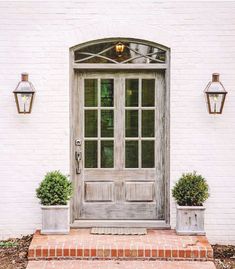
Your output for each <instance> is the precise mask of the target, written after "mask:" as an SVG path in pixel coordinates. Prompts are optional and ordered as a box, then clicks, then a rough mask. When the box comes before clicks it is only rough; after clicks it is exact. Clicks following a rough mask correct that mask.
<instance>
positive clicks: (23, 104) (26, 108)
mask: <svg viewBox="0 0 235 269" xmlns="http://www.w3.org/2000/svg"><path fill="white" fill-rule="evenodd" d="M15 95H16V98H17V101H16V102H17V105H18V110H19V113H30V111H31V107H32V101H33V93H15Z"/></svg>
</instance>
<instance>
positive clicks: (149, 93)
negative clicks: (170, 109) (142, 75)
mask: <svg viewBox="0 0 235 269" xmlns="http://www.w3.org/2000/svg"><path fill="white" fill-rule="evenodd" d="M154 100H155V80H154V79H143V80H142V106H154V105H155V101H154Z"/></svg>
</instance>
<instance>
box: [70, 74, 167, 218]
mask: <svg viewBox="0 0 235 269" xmlns="http://www.w3.org/2000/svg"><path fill="white" fill-rule="evenodd" d="M76 87H77V91H76V97H75V100H76V102H77V105H76V111H77V115H76V122H75V127H74V128H75V136H76V138H77V139H80V141H81V145H80V146H75V151H77V152H78V153H79V156H81V158H80V159H79V162H78V163H76V165H77V166H78V165H79V171H80V173H79V174H77V175H76V180H75V182H76V184H75V188H76V189H77V191H76V197H75V219H80V220H89V219H93V220H94V219H97V220H132V219H133V220H134V219H135V220H162V219H164V217H165V184H164V172H163V159H164V158H163V155H164V143H162V134H163V121H164V118H162V115H163V113H162V111H160V110H161V109H164V108H163V104H164V90H165V78H164V72H161V71H159V72H129V73H128V72H127V73H124V72H113V73H112V72H110V73H104V72H97V73H95V72H80V73H79V74H77V75H76Z"/></svg>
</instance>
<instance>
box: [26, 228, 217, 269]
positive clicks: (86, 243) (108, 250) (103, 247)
mask: <svg viewBox="0 0 235 269" xmlns="http://www.w3.org/2000/svg"><path fill="white" fill-rule="evenodd" d="M28 258H29V260H40V259H44V260H46V259H47V260H50V259H74V260H75V259H80V260H91V259H99V260H117V259H118V260H139V261H140V260H159V259H165V260H184V261H186V260H188V261H190V260H191V261H192V260H197V261H198V260H201V261H207V260H212V258H213V250H212V248H211V246H210V244H209V243H208V240H207V238H206V237H205V236H178V235H176V233H175V231H174V230H148V234H147V235H139V236H137V235H135V236H133V235H132V236H131V235H128V236H127V235H123V236H120V235H92V234H90V229H71V231H70V233H69V234H68V235H56V236H54V235H40V233H39V231H37V232H36V233H35V234H34V237H33V240H32V242H31V245H30V247H29V253H28ZM77 262H78V264H79V261H77ZM110 262H111V261H110ZM83 263H84V266H87V267H82V266H83ZM112 263H113V266H112ZM112 263H111V264H110V266H109V268H111V267H112V268H113V269H114V268H121V267H120V266H119V265H118V264H116V263H114V262H112ZM67 264H68V263H66V266H67ZM71 264H76V262H75V261H71ZM89 264H90V263H85V261H83V262H81V263H80V265H79V266H80V267H77V266H74V267H71V268H87V269H88V268H93V267H89V266H90V265H89ZM92 264H93V263H92ZM121 264H122V263H121ZM128 264H129V263H127V265H128ZM151 264H152V263H151ZM151 264H150V267H149V268H152V267H151ZM163 264H164V263H163ZM186 264H187V263H186ZM200 264H201V265H203V263H200ZM206 264H208V263H206ZM30 266H31V265H30ZM32 266H33V265H32ZM32 266H31V267H28V268H30V269H31V268H38V267H32ZM45 266H46V265H45ZM48 266H49V265H48ZM115 266H116V267H115ZM159 266H160V267H159V268H167V267H161V266H162V265H159ZM40 268H46V269H48V268H51V267H50V266H49V267H43V266H42V267H40ZM52 268H53V267H52ZM55 268H56V267H55ZM58 268H66V269H67V268H70V267H63V265H61V266H60V267H58ZM96 268H99V266H98V265H97V267H96ZM102 268H106V267H102ZM122 268H125V267H122ZM126 268H145V267H143V266H142V267H141V265H140V267H126ZM155 268H156V269H157V268H158V267H155ZM169 268H171V267H169ZM173 268H178V267H173ZM182 268H189V267H187V266H186V267H182ZM190 268H194V267H190ZM199 268H204V267H199ZM205 268H207V267H205Z"/></svg>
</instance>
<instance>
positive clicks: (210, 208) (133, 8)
mask: <svg viewBox="0 0 235 269" xmlns="http://www.w3.org/2000/svg"><path fill="white" fill-rule="evenodd" d="M234 14H235V1H216V2H207V1H204V2H201V1H195V2H193V1H190V2H189V1H188V2H186V1H184V2H179V1H154V0H149V1H145V0H137V1H131V0H125V1H124V0H119V1H116V0H115V1H110V0H99V1H98V0H97V1H95V0H87V1H78V0H74V1H72V0H67V1H1V2H0V190H1V195H0V238H6V237H9V236H19V235H22V234H27V233H32V232H33V231H34V230H35V229H36V228H40V221H41V216H40V206H39V204H38V201H37V199H36V198H35V188H36V187H37V186H38V183H39V181H40V180H41V179H42V177H43V175H44V174H45V172H47V171H48V170H52V169H60V170H61V171H63V172H65V173H68V172H69V165H70V162H69V134H70V131H69V48H70V47H71V46H74V45H76V44H79V43H82V42H85V41H89V40H93V39H99V38H106V37H119V36H123V37H133V38H140V39H146V40H151V41H154V42H157V43H160V44H163V45H166V46H169V47H170V48H171V183H172V184H171V185H173V184H174V182H175V181H176V180H177V178H178V177H179V176H180V175H181V173H182V172H186V171H192V170H197V171H198V172H199V173H201V174H203V175H204V176H205V177H206V178H207V180H208V182H209V185H210V192H211V197H210V199H209V200H208V202H207V203H206V206H207V211H206V230H207V234H208V236H209V239H210V240H211V242H218V243H233V244H235V177H234V173H235V134H234V131H235V117H234V115H235V93H234V87H235V75H234V73H235V16H234ZM24 71H27V72H29V74H30V80H31V81H32V82H33V84H34V86H35V88H36V89H37V95H36V99H35V103H34V107H33V113H32V114H31V115H18V114H17V112H16V107H15V103H14V99H13V95H12V90H13V89H14V88H15V86H16V84H17V82H18V81H19V79H20V74H21V73H22V72H24ZM213 72H219V73H221V80H222V82H223V83H224V85H225V87H226V89H227V90H228V92H229V94H228V98H227V101H226V103H225V109H224V113H223V114H222V115H220V116H211V115H209V114H208V113H207V111H206V106H205V102H204V97H203V89H204V88H205V86H206V84H207V82H208V81H209V80H210V78H211V73H213ZM171 209H172V210H171V223H172V227H174V225H175V204H174V202H173V201H171Z"/></svg>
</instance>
